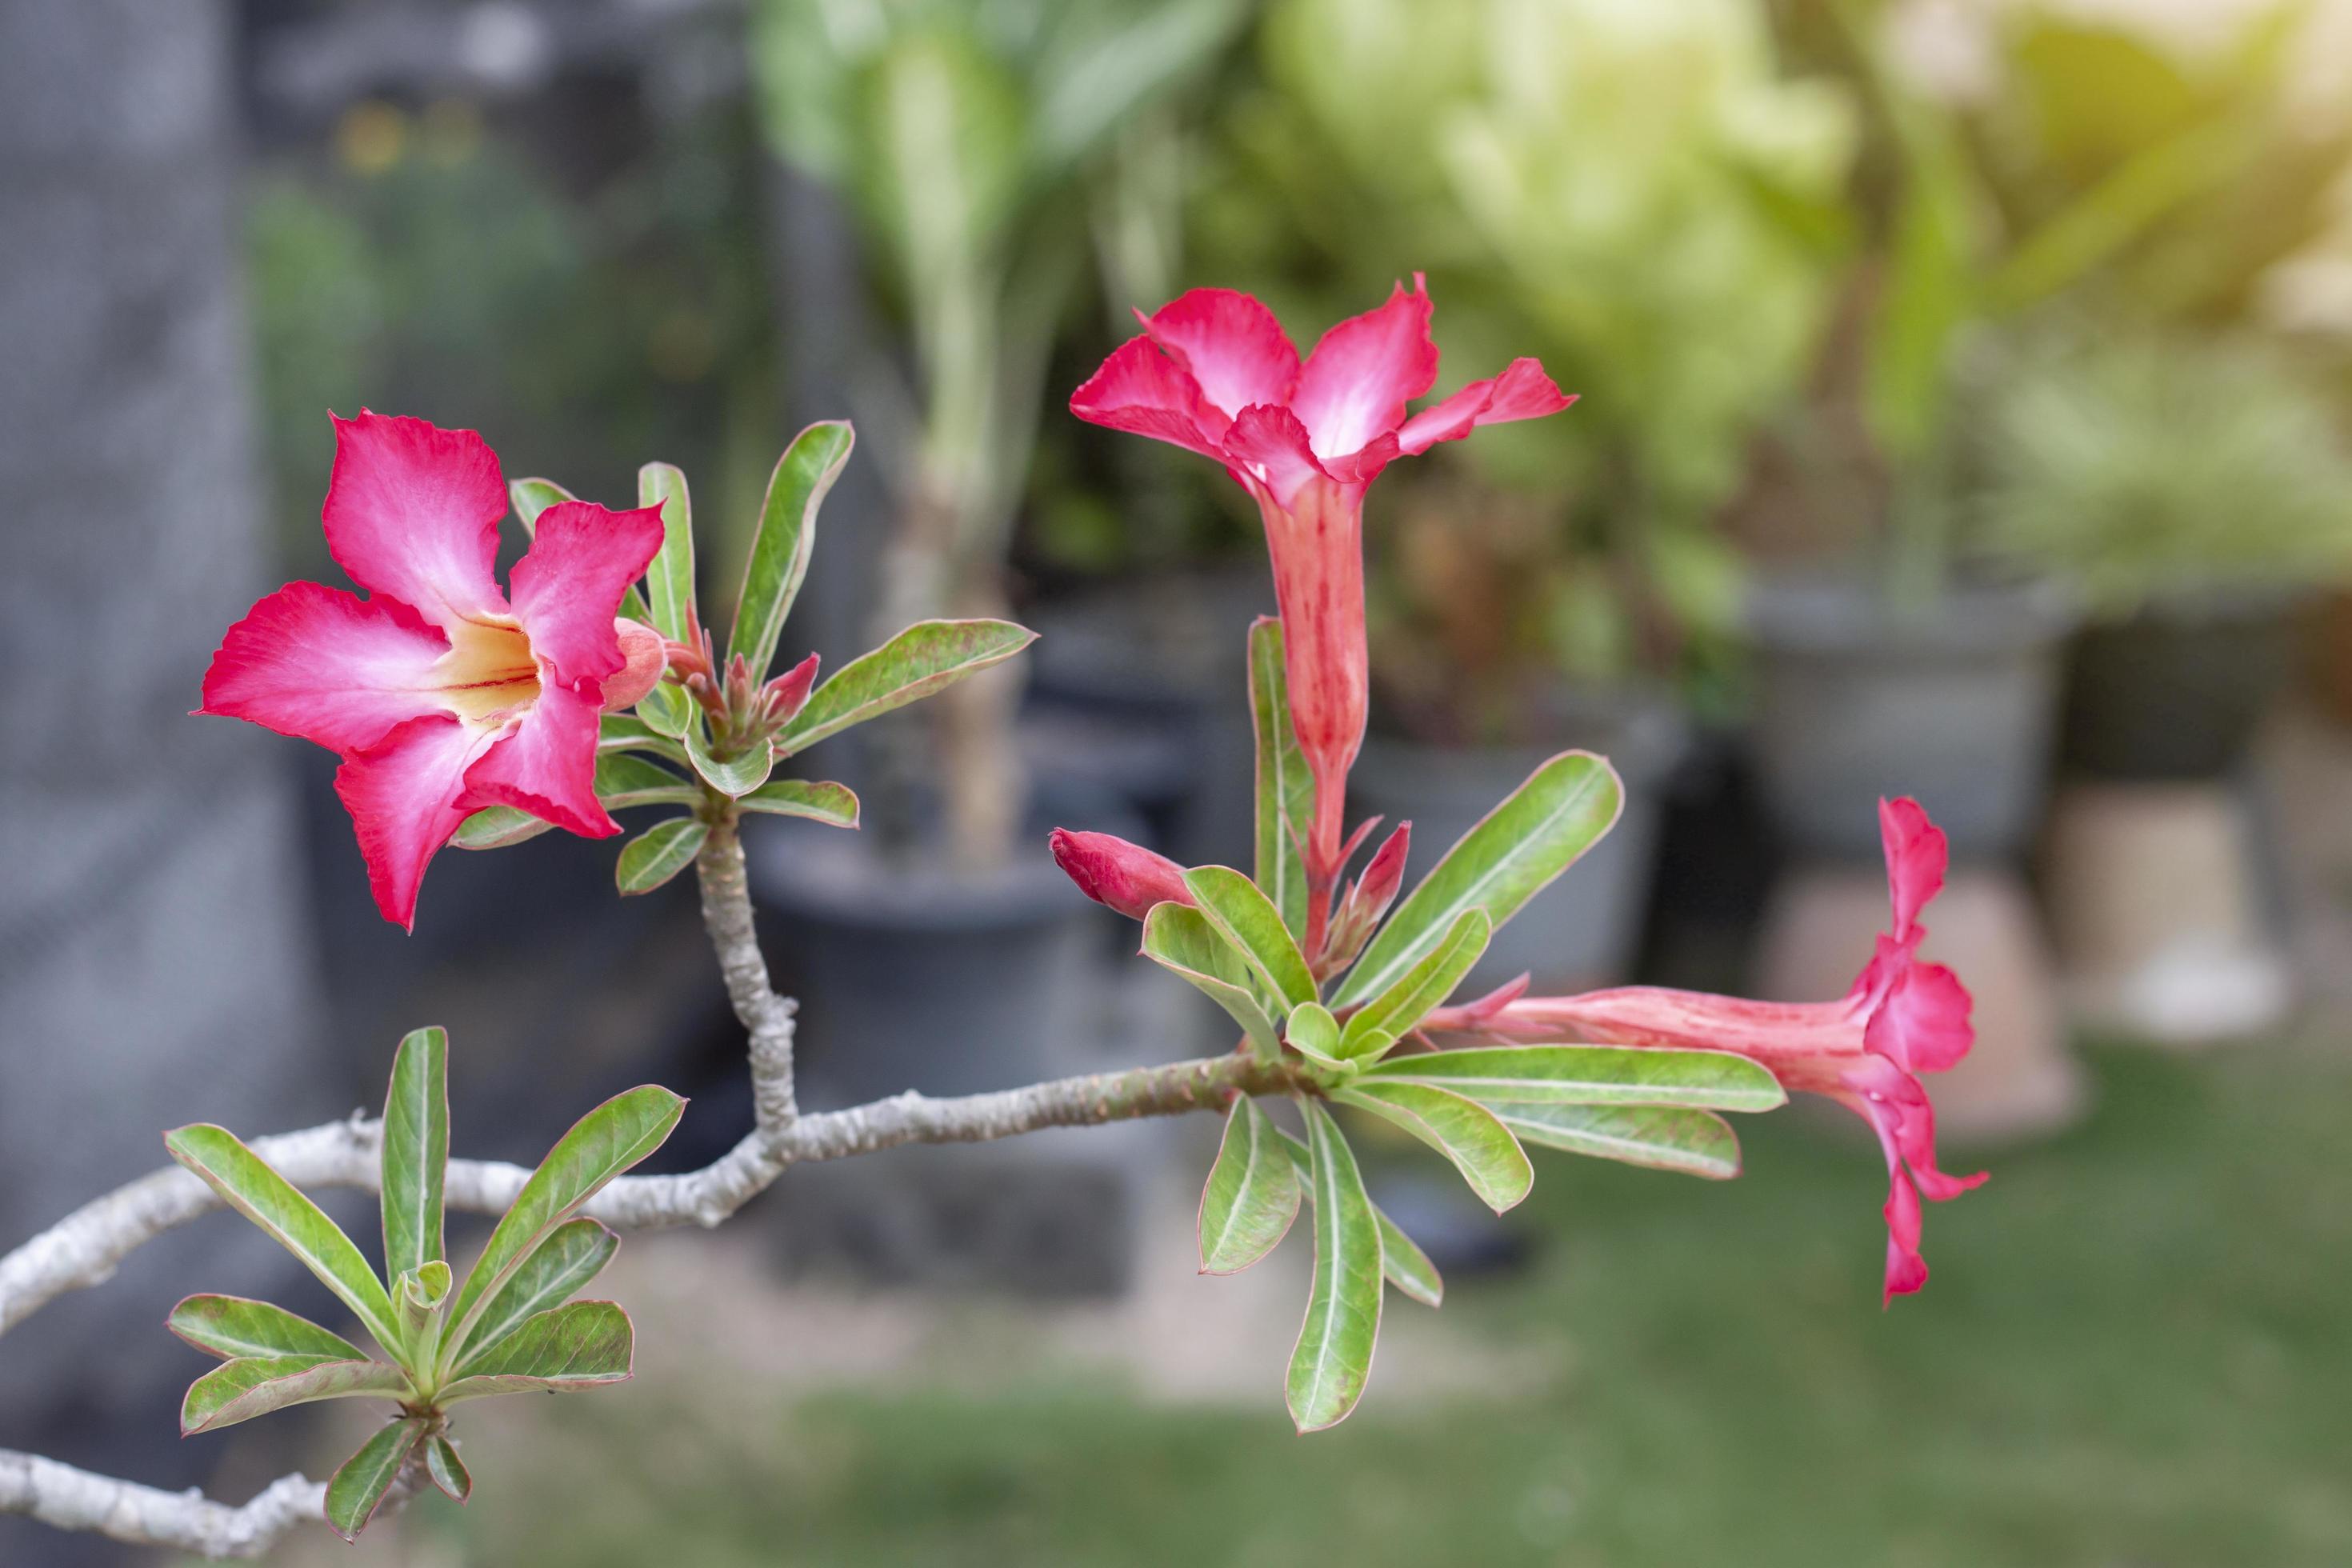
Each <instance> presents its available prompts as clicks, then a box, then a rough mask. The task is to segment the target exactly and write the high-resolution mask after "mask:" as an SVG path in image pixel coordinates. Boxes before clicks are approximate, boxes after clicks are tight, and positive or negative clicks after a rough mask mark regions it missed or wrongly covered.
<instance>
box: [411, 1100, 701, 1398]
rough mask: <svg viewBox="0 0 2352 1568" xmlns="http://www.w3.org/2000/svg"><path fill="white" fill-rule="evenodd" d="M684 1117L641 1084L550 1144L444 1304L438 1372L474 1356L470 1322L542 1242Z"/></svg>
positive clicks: (678, 1103)
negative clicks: (445, 1314)
mask: <svg viewBox="0 0 2352 1568" xmlns="http://www.w3.org/2000/svg"><path fill="white" fill-rule="evenodd" d="M685 1110H686V1101H685V1100H681V1099H679V1098H678V1097H677V1095H675V1094H672V1093H671V1092H670V1091H669V1090H667V1089H663V1088H661V1087H660V1086H659V1085H657V1084H642V1085H640V1086H638V1087H637V1088H635V1089H630V1090H628V1091H627V1092H625V1093H623V1094H616V1095H614V1097H613V1098H612V1099H610V1100H606V1101H605V1102H604V1104H602V1105H600V1106H598V1107H597V1108H596V1109H595V1110H592V1111H590V1112H589V1113H588V1114H587V1115H585V1116H583V1117H582V1118H581V1119H580V1120H579V1121H577V1122H575V1123H573V1124H572V1130H571V1131H569V1132H566V1133H565V1134H564V1135H563V1136H562V1138H560V1139H558V1140H557V1141H556V1144H555V1147H554V1148H552V1149H551V1150H549V1151H548V1152H547V1158H546V1159H544V1160H542V1161H541V1162H540V1165H539V1169H537V1170H536V1171H533V1172H532V1173H530V1180H529V1181H527V1182H525V1183H524V1184H523V1187H522V1192H521V1193H520V1194H519V1195H518V1196H517V1197H516V1198H515V1202H514V1206H513V1207H512V1208H510V1209H509V1210H508V1211H507V1212H506V1215H505V1217H504V1218H502V1219H500V1220H499V1223H498V1227H497V1228H496V1229H494V1230H492V1231H491V1232H490V1239H489V1242H488V1245H487V1246H485V1247H483V1248H482V1256H481V1258H480V1259H479V1260H478V1262H476V1263H475V1265H474V1270H473V1272H472V1273H471V1274H468V1275H467V1277H466V1283H465V1285H464V1287H463V1288H462V1289H459V1290H458V1292H457V1300H455V1301H453V1302H452V1303H450V1306H449V1310H448V1319H449V1323H450V1330H449V1332H448V1333H447V1334H446V1336H444V1339H443V1343H444V1344H445V1345H446V1347H447V1348H446V1351H445V1352H444V1354H443V1357H442V1364H443V1365H445V1366H454V1365H456V1364H457V1363H459V1362H460V1361H462V1360H463V1359H464V1358H465V1356H466V1354H467V1352H468V1351H469V1350H471V1349H473V1348H474V1343H473V1340H472V1333H473V1330H474V1328H475V1321H476V1320H477V1319H478V1318H479V1317H480V1316H481V1315H482V1311H483V1309H484V1308H485V1307H487V1306H488V1303H489V1299H490V1298H491V1297H492V1296H494V1295H496V1294H497V1293H498V1289H499V1286H501V1285H504V1284H505V1283H506V1282H507V1280H508V1279H509V1278H510V1277H512V1276H513V1275H514V1273H515V1272H516V1271H517V1270H518V1269H520V1268H521V1267H522V1266H523V1264H524V1263H525V1262H526V1261H528V1260H529V1258H530V1255H531V1253H532V1252H533V1251H535V1250H537V1248H538V1247H539V1244H540V1243H541V1241H542V1240H544V1239H545V1238H546V1237H547V1234H548V1233H549V1232H550V1231H551V1230H553V1229H554V1228H555V1227H556V1226H560V1225H562V1223H563V1222H564V1221H565V1220H567V1219H569V1218H571V1217H572V1211H573V1210H574V1209H577V1208H578V1207H579V1206H580V1205H582V1204H584V1203H586V1202H587V1201H588V1200H589V1199H590V1198H592V1197H593V1196H595V1195H596V1193H597V1192H598V1190H599V1189H601V1188H602V1187H603V1186H604V1184H605V1183H607V1182H609V1181H611V1180H612V1179H613V1178H614V1177H615V1176H617V1175H619V1174H620V1173H622V1172H624V1171H625V1170H627V1169H628V1168H629V1167H630V1166H632V1165H634V1164H635V1163H637V1162H638V1161H640V1160H642V1159H644V1158H645V1157H646V1155H648V1154H650V1153H652V1152H654V1151H655V1150H656V1149H658V1148H660V1147H661V1145H662V1141H663V1140H664V1139H666V1138H667V1137H668V1136H669V1134H670V1129H671V1128H673V1127H676V1126H677V1119H678V1117H679V1116H680V1115H682V1114H683V1113H684V1112H685Z"/></svg>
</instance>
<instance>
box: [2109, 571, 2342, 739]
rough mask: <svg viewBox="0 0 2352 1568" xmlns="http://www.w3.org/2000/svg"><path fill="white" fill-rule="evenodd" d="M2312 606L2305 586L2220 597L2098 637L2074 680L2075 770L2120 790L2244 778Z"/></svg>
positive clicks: (2156, 608)
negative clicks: (2138, 783)
mask: <svg viewBox="0 0 2352 1568" xmlns="http://www.w3.org/2000/svg"><path fill="white" fill-rule="evenodd" d="M2309 599H2310V595H2309V593H2308V591H2306V590H2303V589H2296V588H2285V587H2263V588H2237V589H2220V588H2216V589H2210V590H2207V591H2204V592H2202V593H2196V594H2177V595H2169V596H2167V597H2165V598H2162V599H2158V600H2157V601H2154V602H2153V603H2151V604H2149V605H2147V607H2145V608H2144V609H2142V610H2141V611H2140V612H2139V613H2138V614H2137V615H2135V616H2132V617H2131V618H2130V619H2128V620H2124V621H2117V622H2115V623H2112V624H2107V625H2100V626H2091V627H2088V628H2086V629H2085V630H2084V633H2083V634H2082V636H2081V637H2078V638H2077V639H2075V643H2074V657H2073V659H2072V661H2071V664H2070V667H2069V668H2068V671H2067V681H2066V710H2065V712H2066V719H2065V727H2064V731H2063V734H2064V740H2063V744H2062V755H2063V758H2064V760H2065V763H2066V764H2067V766H2068V767H2070V768H2073V769H2076V770H2079V771H2081V772H2083V773H2090V774H2093V775H2095V776H2096V777H2100V778H2105V779H2119V780H2173V781H2206V780H2212V779H2218V778H2221V777H2223V776H2225V775H2227V774H2229V773H2232V772H2234V771H2235V770H2236V769H2237V767H2238V766H2239V764H2240V763H2242V762H2243V761H2244V760H2245V756H2246V751H2247V748H2248V746H2249V745H2250V744H2251V743H2252V740H2253V735H2254V731H2255V728H2256V726H2258V725H2259V724H2260V723H2261V722H2262V718H2263V713H2264V712H2265V711H2267V710H2268V709H2269V708H2270V705H2271V703H2272V702H2273V700H2275V699H2276V698H2277V696H2278V694H2279V691H2280V690H2281V689H2282V688H2284V685H2285V684H2286V681H2287V678H2288V676H2289V675H2290V674H2291V673H2292V671H2293V669H2294V658H2295V652H2296V643H2297V635H2298V633H2299V632H2300V630H2301V622H2302V617H2301V614H2300V612H2301V611H2302V610H2304V609H2305V607H2306V605H2307V604H2308V602H2309Z"/></svg>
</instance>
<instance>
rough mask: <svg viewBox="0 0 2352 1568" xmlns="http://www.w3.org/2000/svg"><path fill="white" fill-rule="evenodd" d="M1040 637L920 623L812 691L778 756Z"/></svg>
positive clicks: (1003, 628)
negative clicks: (806, 704)
mask: <svg viewBox="0 0 2352 1568" xmlns="http://www.w3.org/2000/svg"><path fill="white" fill-rule="evenodd" d="M1036 637H1037V634H1036V633H1035V632H1033V631H1031V630H1030V629H1029V628H1028V627H1026V626H1014V625H1013V623H1012V622H1010V621H918V622H917V623H916V624H915V625H913V626H908V628H907V629H906V630H905V631H903V632H900V633H899V634H898V636H897V637H892V638H891V639H890V640H889V641H888V642H887V643H884V644H883V645H882V646H881V647H877V648H876V649H875V650H874V651H873V652H871V653H868V654H864V655H861V656H860V657H858V658H854V659H851V660H850V661H849V662H848V663H847V664H845V665H844V666H842V668H839V669H837V670H835V671H834V672H833V674H832V675H831V676H830V677H828V678H827V679H826V680H825V682H824V684H823V685H822V686H819V687H818V688H817V689H815V690H814V691H813V692H811V693H810V694H809V700H808V706H806V707H804V708H803V709H802V710H800V712H799V713H798V714H797V715H795V716H794V718H793V721H792V722H791V723H789V724H787V725H785V726H784V728H783V731H782V733H781V734H779V735H778V736H777V737H776V755H777V756H778V757H779V758H782V757H788V756H791V755H792V754H793V752H803V751H806V750H807V749H808V748H809V747H811V746H814V745H815V744H816V743H817V742H819V741H822V740H824V738H825V737H826V736H827V735H831V734H835V733H837V732H839V731H843V730H846V729H848V728H849V727H850V726H851V725H852V724H863V723H864V722H866V721H867V720H868V719H877V718H879V717H881V716H882V715H883V714H885V713H887V712H889V711H890V710H893V709H895V708H903V707H905V706H906V705H907V704H908V703H909V702H912V701H915V700H917V699H919V698H923V697H929V695H930V694H931V693H932V692H934V691H937V690H939V689H940V688H941V687H945V686H952V685H953V684H955V683H956V682H957V681H959V680H961V679H963V678H964V677H966V676H968V675H977V674H978V673H979V672H980V671H982V670H983V669H986V668H989V666H991V665H994V664H1002V663H1003V662H1004V661H1005V660H1006V659H1008V658H1012V657H1013V655H1014V654H1016V653H1019V652H1020V651H1021V650H1022V649H1023V648H1024V647H1028V646H1029V645H1030V644H1031V643H1032V642H1034V641H1035V640H1036Z"/></svg>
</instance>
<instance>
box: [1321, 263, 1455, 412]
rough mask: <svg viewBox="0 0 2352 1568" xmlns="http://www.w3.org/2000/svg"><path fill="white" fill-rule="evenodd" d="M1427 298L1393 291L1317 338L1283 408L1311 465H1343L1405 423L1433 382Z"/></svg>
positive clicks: (1416, 284) (1419, 291) (1417, 278)
mask: <svg viewBox="0 0 2352 1568" xmlns="http://www.w3.org/2000/svg"><path fill="white" fill-rule="evenodd" d="M1429 309H1430V307H1429V292H1428V290H1427V289H1425V288H1424V287H1423V283H1422V277H1421V274H1420V273H1418V272H1416V273H1414V274H1413V278H1412V293H1410V294H1408V293H1406V292H1405V291H1404V286H1403V285H1402V284H1399V285H1398V286H1397V288H1396V289H1395V290H1394V291H1393V292H1392V293H1391V294H1390V296H1389V298H1388V301H1387V303H1385V304H1383V305H1381V307H1380V308H1379V309H1378V310H1368V311H1366V312H1365V313H1364V314H1362V315H1360V316H1356V317H1352V318H1350V319H1349V320H1348V321H1342V322H1340V323H1339V325H1338V326H1336V327H1333V328H1332V329H1331V330H1330V331H1328V332H1326V333H1324V334H1323V337H1322V341H1321V342H1318V343H1317V344H1316V345H1315V352H1314V353H1311V354H1309V355H1308V356H1307V363H1306V365H1305V366H1304V367H1303V368H1301V369H1300V371H1299V373H1298V387H1297V391H1296V392H1294V393H1292V394H1291V396H1290V406H1291V409H1292V411H1293V412H1294V413H1296V414H1297V416H1298V418H1299V422H1300V423H1301V424H1303V425H1305V426H1307V435H1308V437H1309V439H1310V441H1311V443H1312V444H1313V447H1314V449H1315V455H1316V456H1317V457H1318V458H1339V457H1350V456H1353V455H1354V454H1355V453H1357V452H1359V451H1361V450H1362V449H1363V448H1364V447H1366V446H1367V445H1369V444H1370V442H1371V441H1372V440H1373V439H1374V438H1375V437H1381V436H1386V435H1389V434H1391V432H1393V431H1394V430H1395V429H1396V427H1397V426H1400V425H1402V424H1403V423H1404V410H1405V405H1406V404H1408V403H1410V402H1412V400H1413V399H1414V398H1416V397H1419V396H1421V395H1423V393H1425V392H1427V391H1428V390H1429V389H1430V387H1431V386H1433V384H1435V383H1436V381H1437V344H1436V343H1435V342H1433V341H1432V340H1431V338H1430V335H1429Z"/></svg>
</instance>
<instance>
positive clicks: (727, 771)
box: [686, 724, 776, 800]
mask: <svg viewBox="0 0 2352 1568" xmlns="http://www.w3.org/2000/svg"><path fill="white" fill-rule="evenodd" d="M686 755H687V760H688V761H689V762H691V763H693V764H694V771H695V772H696V773H699V774H701V775H702V782H703V783H705V784H709V786H710V787H711V788H712V789H715V790H717V791H718V792H719V794H720V795H726V796H727V797H728V798H730V800H731V799H734V798H736V797H738V796H740V795H750V794H751V792H752V791H753V790H755V789H758V788H759V787H760V786H761V784H766V783H767V782H768V775H769V774H770V773H773V772H775V771H776V750H775V747H774V746H773V745H772V744H770V743H769V741H768V738H767V737H766V736H765V735H759V736H755V737H753V738H752V741H751V744H750V745H749V746H747V747H745V748H744V749H743V750H742V752H740V753H738V754H737V755H735V756H732V757H726V758H720V757H715V756H713V755H711V754H710V750H709V747H707V746H706V745H704V744H703V740H702V726H701V725H699V724H697V725H695V726H694V727H693V728H691V729H689V730H688V731H687V732H686Z"/></svg>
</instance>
